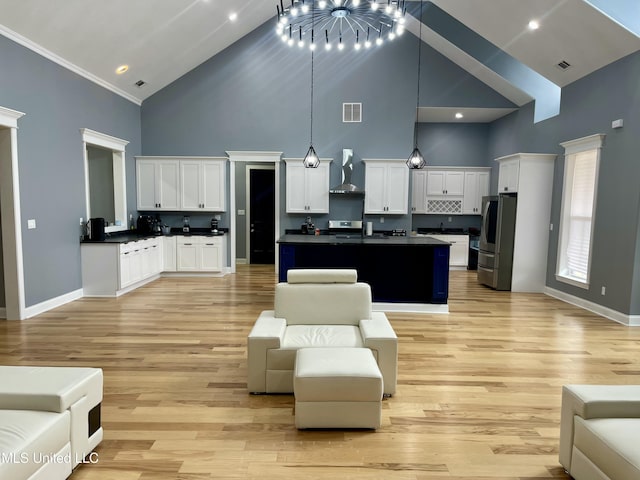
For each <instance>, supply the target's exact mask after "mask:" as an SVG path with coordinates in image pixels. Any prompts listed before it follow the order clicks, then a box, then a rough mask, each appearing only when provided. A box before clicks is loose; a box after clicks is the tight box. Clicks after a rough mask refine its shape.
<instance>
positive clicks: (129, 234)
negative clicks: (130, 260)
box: [80, 228, 228, 244]
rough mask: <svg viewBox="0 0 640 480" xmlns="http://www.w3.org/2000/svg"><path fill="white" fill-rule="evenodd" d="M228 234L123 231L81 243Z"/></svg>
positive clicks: (221, 232) (195, 231) (177, 229)
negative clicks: (101, 238)
mask: <svg viewBox="0 0 640 480" xmlns="http://www.w3.org/2000/svg"><path fill="white" fill-rule="evenodd" d="M227 232H228V229H220V230H218V232H217V233H213V232H211V231H210V230H208V229H195V228H194V229H192V231H191V232H189V233H184V232H183V231H182V229H181V228H172V229H171V233H169V234H167V235H165V234H162V233H136V231H135V230H133V231H123V232H115V233H111V234H106V236H105V239H104V240H89V239H85V240H81V241H80V243H95V244H100V243H104V244H114V243H129V242H137V241H138V240H145V239H147V238H156V237H172V236H181V237H188V236H198V237H221V236H223V235H224V234H225V233H227Z"/></svg>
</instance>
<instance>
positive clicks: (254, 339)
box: [247, 310, 287, 393]
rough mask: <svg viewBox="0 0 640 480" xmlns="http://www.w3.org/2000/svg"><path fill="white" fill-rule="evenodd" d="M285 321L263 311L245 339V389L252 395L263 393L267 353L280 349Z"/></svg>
mask: <svg viewBox="0 0 640 480" xmlns="http://www.w3.org/2000/svg"><path fill="white" fill-rule="evenodd" d="M286 328H287V321H286V320H285V319H284V318H278V317H275V315H274V311H273V310H265V311H263V312H262V313H261V314H260V316H259V317H258V319H257V320H256V323H255V325H254V326H253V328H252V329H251V332H250V333H249V336H248V337H247V367H248V372H247V388H248V389H249V391H250V392H252V393H260V392H265V391H266V390H267V387H266V385H267V384H266V368H267V351H268V350H270V349H273V348H280V345H281V344H282V341H283V340H284V332H285V330H286Z"/></svg>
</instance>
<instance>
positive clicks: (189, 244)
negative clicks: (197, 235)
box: [184, 243, 193, 246]
mask: <svg viewBox="0 0 640 480" xmlns="http://www.w3.org/2000/svg"><path fill="white" fill-rule="evenodd" d="M184 245H188V246H191V245H193V243H185V244H184Z"/></svg>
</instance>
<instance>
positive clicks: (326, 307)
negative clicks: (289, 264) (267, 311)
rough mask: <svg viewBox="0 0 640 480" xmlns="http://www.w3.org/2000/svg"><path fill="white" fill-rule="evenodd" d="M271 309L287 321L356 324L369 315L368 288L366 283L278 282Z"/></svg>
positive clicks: (297, 323)
mask: <svg viewBox="0 0 640 480" xmlns="http://www.w3.org/2000/svg"><path fill="white" fill-rule="evenodd" d="M274 310H275V316H276V317H278V318H284V319H286V321H287V325H300V324H302V325H358V324H359V323H360V320H363V319H367V318H371V288H370V287H369V285H367V284H366V283H352V284H343V283H334V284H314V283H299V284H289V283H279V284H278V285H276V292H275V298H274Z"/></svg>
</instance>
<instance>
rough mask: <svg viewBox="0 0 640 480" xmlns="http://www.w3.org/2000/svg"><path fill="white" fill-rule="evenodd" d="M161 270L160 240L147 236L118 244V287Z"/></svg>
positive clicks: (140, 279)
mask: <svg viewBox="0 0 640 480" xmlns="http://www.w3.org/2000/svg"><path fill="white" fill-rule="evenodd" d="M161 271H162V242H161V239H160V238H148V239H143V240H137V241H134V242H127V243H122V244H120V276H119V285H120V289H123V288H126V287H128V286H130V285H133V284H135V283H137V282H140V281H142V280H146V279H148V278H150V277H153V276H155V275H158V274H159V273H160V272H161Z"/></svg>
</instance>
